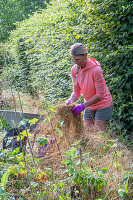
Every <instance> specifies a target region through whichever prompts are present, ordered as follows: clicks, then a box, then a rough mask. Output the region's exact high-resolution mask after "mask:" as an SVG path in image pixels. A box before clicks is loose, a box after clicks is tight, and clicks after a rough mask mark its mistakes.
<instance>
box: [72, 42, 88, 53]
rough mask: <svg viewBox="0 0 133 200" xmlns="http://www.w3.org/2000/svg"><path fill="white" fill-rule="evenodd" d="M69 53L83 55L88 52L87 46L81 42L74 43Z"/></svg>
mask: <svg viewBox="0 0 133 200" xmlns="http://www.w3.org/2000/svg"><path fill="white" fill-rule="evenodd" d="M70 53H71V55H84V54H85V53H88V51H87V48H86V46H85V45H84V44H82V43H75V44H73V45H72V46H71V48H70Z"/></svg>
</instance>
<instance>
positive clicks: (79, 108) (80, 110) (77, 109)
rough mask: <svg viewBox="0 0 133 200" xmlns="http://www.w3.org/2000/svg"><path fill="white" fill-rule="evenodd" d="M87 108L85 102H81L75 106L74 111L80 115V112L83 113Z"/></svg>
mask: <svg viewBox="0 0 133 200" xmlns="http://www.w3.org/2000/svg"><path fill="white" fill-rule="evenodd" d="M84 109H85V106H84V104H83V103H82V104H79V105H77V106H75V107H74V108H73V109H72V111H73V112H74V114H75V115H78V114H79V113H81V112H82V111H83V110H84Z"/></svg>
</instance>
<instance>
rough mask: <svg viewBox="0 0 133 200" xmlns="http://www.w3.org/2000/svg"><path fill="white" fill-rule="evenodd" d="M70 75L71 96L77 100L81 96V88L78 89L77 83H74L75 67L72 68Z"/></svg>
mask: <svg viewBox="0 0 133 200" xmlns="http://www.w3.org/2000/svg"><path fill="white" fill-rule="evenodd" d="M71 75H72V81H73V93H72V96H75V97H77V98H78V99H79V97H80V95H81V88H80V87H79V85H78V83H75V82H76V66H74V67H72V70H71Z"/></svg>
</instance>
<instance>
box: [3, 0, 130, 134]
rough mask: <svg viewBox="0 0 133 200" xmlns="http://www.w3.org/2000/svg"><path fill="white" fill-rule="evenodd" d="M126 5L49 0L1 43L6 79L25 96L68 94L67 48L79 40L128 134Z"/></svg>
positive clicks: (124, 1)
mask: <svg viewBox="0 0 133 200" xmlns="http://www.w3.org/2000/svg"><path fill="white" fill-rule="evenodd" d="M132 7H133V6H132V4H131V1H129V0H117V1H113V0H95V1H93V0H88V1H86V0H56V1H54V0H53V1H51V2H50V4H48V5H47V9H44V10H42V12H36V13H34V15H33V16H31V17H30V18H29V19H26V20H24V21H22V22H21V23H18V25H17V26H18V27H17V30H15V31H12V33H11V36H10V39H9V42H8V43H6V48H7V49H8V52H10V57H11V59H12V66H11V65H9V71H10V73H9V74H10V79H11V80H12V83H15V84H17V85H18V86H19V87H20V88H23V90H24V91H26V92H27V91H28V92H30V93H31V94H33V93H35V92H36V91H38V90H39V91H41V92H42V94H43V95H44V96H45V97H46V98H47V99H50V101H51V102H52V103H55V102H58V101H59V100H60V99H62V98H67V97H69V95H70V94H71V90H72V83H71V75H70V68H71V67H72V64H73V63H72V59H71V57H70V55H69V48H70V46H71V45H72V44H74V43H75V42H82V43H84V44H86V45H87V47H88V50H89V56H90V57H94V58H95V59H96V60H98V61H100V62H101V65H102V68H103V71H104V75H105V79H106V82H107V85H108V87H109V89H110V91H111V94H112V96H113V99H114V119H117V120H119V122H120V129H123V128H126V130H127V131H129V132H131V131H132V128H133V122H132V120H133V110H132V108H133V102H132V91H133V88H132V85H133V81H132V80H133V76H132V75H133V68H132V57H131V49H132V46H131V45H132V37H131V35H132V32H133V29H132V21H133V17H132V12H133V11H132V10H133V9H132ZM9 64H10V62H9ZM9 74H8V76H9ZM3 76H5V75H3Z"/></svg>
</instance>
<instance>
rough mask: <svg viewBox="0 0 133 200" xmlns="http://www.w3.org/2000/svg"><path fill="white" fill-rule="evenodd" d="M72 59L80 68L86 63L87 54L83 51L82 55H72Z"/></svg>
mask: <svg viewBox="0 0 133 200" xmlns="http://www.w3.org/2000/svg"><path fill="white" fill-rule="evenodd" d="M72 59H73V61H74V63H75V64H76V65H78V66H79V67H81V68H85V66H86V63H87V54H86V53H85V54H84V55H83V56H82V55H76V56H75V55H72Z"/></svg>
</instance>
